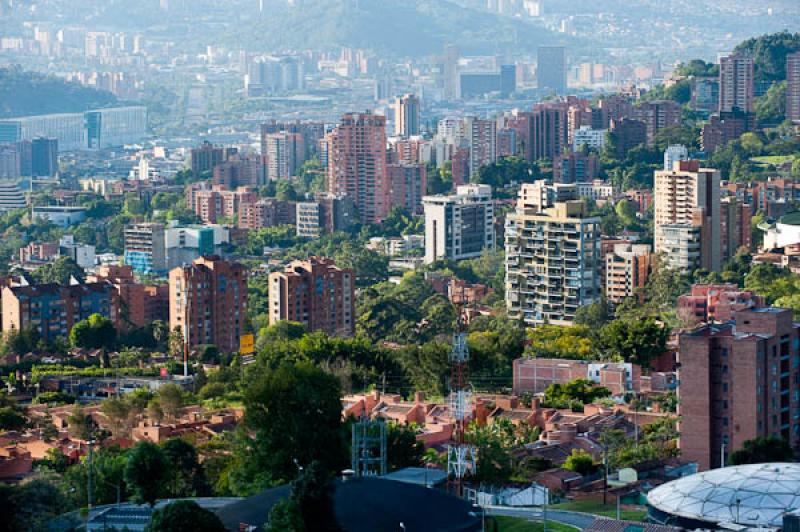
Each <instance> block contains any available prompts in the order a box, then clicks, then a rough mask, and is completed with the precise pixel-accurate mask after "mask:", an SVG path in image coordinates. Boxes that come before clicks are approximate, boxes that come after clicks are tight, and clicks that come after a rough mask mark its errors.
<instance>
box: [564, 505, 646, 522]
mask: <svg viewBox="0 0 800 532" xmlns="http://www.w3.org/2000/svg"><path fill="white" fill-rule="evenodd" d="M550 508H552V509H554V510H567V511H570V512H584V513H587V514H595V515H602V516H604V517H611V518H614V519H616V518H617V506H616V504H615V503H614V502H611V503H609V504H606V505H605V506H604V505H603V503H602V502H599V501H570V502H564V503H561V504H553V505H552V506H550ZM619 516H620V517H621V518H622V519H624V520H626V521H644V518H645V517H646V516H647V511H646V510H644V509H638V507H635V506H634V507H630V506H624V505H623V506H622V508H621V509H620V512H619Z"/></svg>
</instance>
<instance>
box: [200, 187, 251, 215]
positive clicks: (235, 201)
mask: <svg viewBox="0 0 800 532" xmlns="http://www.w3.org/2000/svg"><path fill="white" fill-rule="evenodd" d="M192 197H193V204H191V205H189V207H190V208H191V209H192V210H193V211H194V212H195V214H197V216H199V217H200V219H201V220H203V222H205V223H216V222H217V220H218V219H219V218H230V219H233V218H234V216H236V214H237V213H238V212H239V206H240V204H241V203H252V202H255V201H256V200H257V199H258V195H257V194H256V193H255V191H253V190H251V189H249V188H247V187H240V188H238V189H237V190H224V189H222V187H219V186H213V187H212V188H211V190H200V191H196V192H194V194H193V195H192Z"/></svg>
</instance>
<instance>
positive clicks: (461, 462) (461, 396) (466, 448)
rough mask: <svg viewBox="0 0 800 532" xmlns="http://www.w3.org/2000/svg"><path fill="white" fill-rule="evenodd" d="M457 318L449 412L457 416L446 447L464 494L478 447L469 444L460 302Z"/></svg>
mask: <svg viewBox="0 0 800 532" xmlns="http://www.w3.org/2000/svg"><path fill="white" fill-rule="evenodd" d="M458 310H459V312H458V319H457V321H456V330H455V332H454V333H453V349H452V351H451V352H450V399H449V402H450V411H451V412H452V414H453V417H454V418H455V422H456V423H455V428H454V430H453V444H452V445H448V446H447V476H448V478H449V479H450V483H451V486H452V487H453V490H454V491H455V494H456V495H457V496H459V497H461V496H462V495H463V480H464V478H465V477H466V476H468V475H469V474H470V473H471V472H472V471H473V470H474V469H475V455H476V452H475V447H474V446H472V445H469V444H467V443H466V438H465V428H466V426H465V425H466V422H467V420H468V418H469V414H470V403H471V398H472V392H471V391H470V389H469V387H470V386H469V349H468V348H467V332H466V315H465V312H464V310H463V308H462V307H461V305H460V304H459V305H458Z"/></svg>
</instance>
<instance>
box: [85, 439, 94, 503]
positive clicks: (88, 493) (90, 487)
mask: <svg viewBox="0 0 800 532" xmlns="http://www.w3.org/2000/svg"><path fill="white" fill-rule="evenodd" d="M88 443H89V459H88V464H87V465H88V467H89V471H88V482H87V483H86V500H87V503H88V504H87V506H88V508H89V511H91V510H92V492H93V491H94V490H93V485H92V459H93V458H94V440H89V442H88Z"/></svg>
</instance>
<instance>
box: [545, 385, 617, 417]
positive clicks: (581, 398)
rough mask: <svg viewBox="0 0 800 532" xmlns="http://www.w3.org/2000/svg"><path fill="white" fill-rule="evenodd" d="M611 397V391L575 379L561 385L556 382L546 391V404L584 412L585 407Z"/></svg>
mask: <svg viewBox="0 0 800 532" xmlns="http://www.w3.org/2000/svg"><path fill="white" fill-rule="evenodd" d="M610 395H611V391H609V389H608V388H604V387H603V386H598V385H596V384H595V383H593V382H592V381H589V380H586V379H575V380H572V381H569V382H567V383H564V384H561V383H558V382H555V383H553V384H551V385H550V386H548V387H547V389H545V391H544V404H546V405H549V406H551V407H555V408H565V407H567V408H568V407H572V408H576V407H577V408H578V410H582V407H583V405H587V404H590V403H593V402H594V401H596V400H598V399H602V398H603V397H608V396H610Z"/></svg>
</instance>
